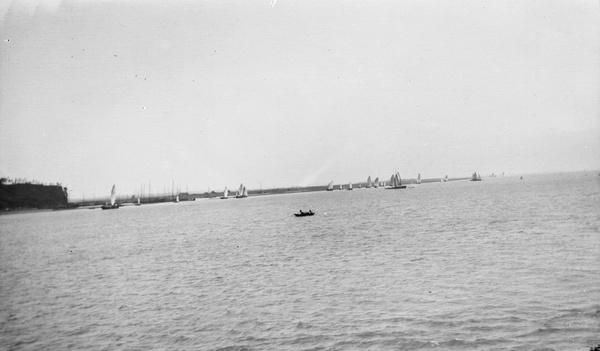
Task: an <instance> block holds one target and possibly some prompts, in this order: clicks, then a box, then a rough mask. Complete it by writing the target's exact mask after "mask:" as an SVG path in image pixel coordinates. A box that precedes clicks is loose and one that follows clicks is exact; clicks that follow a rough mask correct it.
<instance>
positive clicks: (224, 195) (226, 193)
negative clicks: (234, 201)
mask: <svg viewBox="0 0 600 351" xmlns="http://www.w3.org/2000/svg"><path fill="white" fill-rule="evenodd" d="M227 195H229V190H228V189H227V187H225V190H223V197H227Z"/></svg>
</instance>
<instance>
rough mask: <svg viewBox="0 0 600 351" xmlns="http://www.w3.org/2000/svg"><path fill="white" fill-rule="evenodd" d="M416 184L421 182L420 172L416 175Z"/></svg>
mask: <svg viewBox="0 0 600 351" xmlns="http://www.w3.org/2000/svg"><path fill="white" fill-rule="evenodd" d="M417 184H421V173H419V175H418V176H417Z"/></svg>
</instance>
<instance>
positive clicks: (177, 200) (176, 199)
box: [175, 194, 179, 202]
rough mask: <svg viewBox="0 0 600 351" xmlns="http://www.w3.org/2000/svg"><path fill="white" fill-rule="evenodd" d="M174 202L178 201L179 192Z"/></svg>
mask: <svg viewBox="0 0 600 351" xmlns="http://www.w3.org/2000/svg"><path fill="white" fill-rule="evenodd" d="M175 202H179V194H177V196H176V197H175Z"/></svg>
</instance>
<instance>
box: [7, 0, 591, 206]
mask: <svg viewBox="0 0 600 351" xmlns="http://www.w3.org/2000/svg"><path fill="white" fill-rule="evenodd" d="M599 14H600V6H599V2H598V1H597V0H594V1H547V0H544V1H520V0H519V1H516V0H515V1H442V0H439V1H421V0H418V1H402V0H390V1H364V0H361V1H357V0H320V1H314V0H278V1H277V2H276V3H275V5H274V6H271V4H270V0H210V1H192V0H189V1H166V0H165V1H152V0H150V1H134V0H104V1H100V0H73V1H60V0H58V1H56V0H55V1H43V2H42V1H14V2H11V1H7V2H3V3H2V4H0V16H1V17H0V35H1V39H2V41H1V42H0V45H1V46H0V175H2V176H9V177H25V178H29V179H37V180H40V181H43V182H61V183H63V185H65V186H67V187H69V188H70V189H71V190H72V196H73V197H80V196H81V194H82V193H84V192H85V194H86V196H92V195H96V196H105V195H108V193H109V192H110V188H111V186H112V185H113V184H117V188H118V189H119V192H120V193H121V194H124V193H130V194H131V193H133V192H135V191H137V190H138V189H140V187H141V185H142V184H146V191H147V190H148V182H149V181H151V182H152V187H153V190H160V191H162V190H163V189H165V188H167V189H169V191H170V187H171V184H172V182H173V181H174V182H175V187H179V188H181V190H182V191H185V190H186V189H189V190H190V191H192V190H193V191H206V190H207V189H208V188H209V187H210V189H211V190H222V189H223V188H224V187H225V186H226V185H227V186H229V187H237V186H238V185H239V184H240V183H242V182H243V183H244V184H246V185H247V186H248V187H249V188H251V189H253V188H258V187H259V186H262V187H263V188H267V187H276V186H296V185H325V184H327V183H328V182H329V181H331V180H333V181H334V182H336V183H347V182H350V181H354V182H357V181H361V180H362V181H365V180H366V178H367V176H369V175H370V176H371V177H373V178H375V177H380V178H382V179H388V178H389V177H390V175H391V174H392V173H393V172H394V171H396V170H397V171H398V172H400V175H401V176H402V177H403V178H410V177H416V175H417V173H421V174H422V176H423V177H424V178H432V177H443V176H444V175H446V174H448V175H449V176H450V177H465V176H466V177H468V176H470V174H471V173H472V172H474V171H477V172H479V173H482V174H484V175H485V174H489V173H491V172H495V173H502V172H503V171H504V172H507V174H521V173H538V172H554V171H577V170H584V169H588V170H589V169H599V168H600V21H599V17H600V16H599Z"/></svg>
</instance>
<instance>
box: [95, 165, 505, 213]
mask: <svg viewBox="0 0 600 351" xmlns="http://www.w3.org/2000/svg"><path fill="white" fill-rule="evenodd" d="M503 176H504V174H503ZM437 179H439V178H437ZM437 179H428V180H425V181H426V182H432V181H435V182H437V181H438V180H437ZM460 179H464V180H467V179H468V178H460ZM470 180H471V181H481V175H480V174H478V173H477V172H474V173H473V175H472V177H471V179H470ZM439 181H440V182H448V181H449V179H448V175H446V176H445V177H444V178H441V179H439ZM363 184H364V185H365V188H367V189H370V188H383V189H386V190H395V189H411V188H415V187H417V186H419V185H420V184H421V173H419V174H418V175H417V178H416V182H414V181H411V183H410V184H405V183H403V181H402V178H401V177H400V173H399V172H395V173H393V174H392V175H391V177H390V180H389V181H380V180H379V177H377V178H375V180H372V179H371V176H368V177H367V181H366V182H364V183H363V182H360V183H358V184H355V183H354V184H353V183H352V182H349V183H348V185H347V187H344V184H338V186H337V189H338V190H353V189H355V188H358V189H362V188H363ZM334 189H335V186H334V183H333V181H331V182H329V184H328V185H327V188H326V190H327V191H333V190H334ZM183 194H184V199H183V200H185V201H190V200H192V201H193V200H195V198H194V197H191V198H190V197H189V194H188V193H183ZM186 194H188V195H186ZM186 196H187V197H186ZM232 197H234V198H236V199H243V198H247V197H248V189H247V188H246V186H245V185H244V184H243V183H242V184H240V186H239V188H238V189H237V190H236V192H235V196H229V188H228V187H225V190H223V194H222V195H221V196H217V197H215V198H220V199H223V200H225V199H230V198H232ZM172 199H173V200H172V201H173V202H174V203H178V202H179V200H180V199H179V194H177V195H176V196H173V197H172ZM116 200H117V194H116V186H115V185H113V187H112V189H111V195H110V202H107V203H106V204H104V205H102V206H101V208H102V209H103V210H112V209H118V208H119V207H120V205H119V204H118V203H117V202H116ZM140 205H141V202H140V197H139V196H138V198H137V203H135V206H140Z"/></svg>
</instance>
